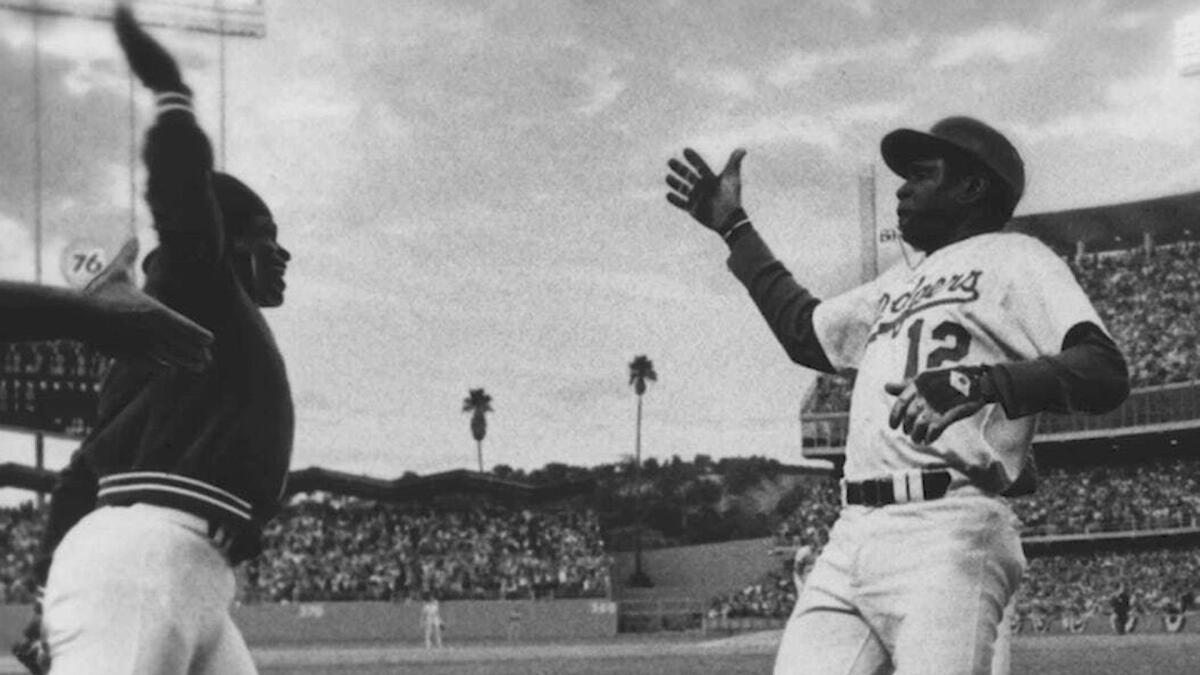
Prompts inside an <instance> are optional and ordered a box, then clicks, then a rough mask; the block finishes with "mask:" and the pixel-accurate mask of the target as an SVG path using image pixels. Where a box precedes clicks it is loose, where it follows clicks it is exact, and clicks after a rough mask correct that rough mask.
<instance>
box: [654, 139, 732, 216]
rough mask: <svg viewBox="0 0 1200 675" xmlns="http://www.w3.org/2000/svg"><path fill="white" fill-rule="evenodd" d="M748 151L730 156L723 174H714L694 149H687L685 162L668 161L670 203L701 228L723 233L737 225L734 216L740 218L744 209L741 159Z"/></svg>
mask: <svg viewBox="0 0 1200 675" xmlns="http://www.w3.org/2000/svg"><path fill="white" fill-rule="evenodd" d="M745 156H746V151H745V150H743V149H741V148H738V149H737V150H734V151H733V154H731V155H729V161H728V162H727V163H726V164H725V168H724V170H722V171H721V174H720V175H715V174H713V172H712V169H710V168H708V163H707V162H705V161H704V158H703V157H701V156H700V155H699V154H698V153H697V152H696V151H695V150H692V149H691V148H684V150H683V159H684V160H685V161H680V160H678V159H675V158H673V157H672V158H671V160H670V161H669V162H667V166H668V167H670V169H671V173H669V174H667V186H668V187H670V188H671V191H670V192H668V193H667V201H669V202H671V203H672V204H674V205H675V206H677V207H679V208H680V209H683V210H684V211H687V212H688V213H690V214H691V215H692V217H693V218H695V219H696V220H697V221H698V222H699V223H700V224H701V225H703V226H704V227H707V228H708V229H710V230H712V231H714V232H717V233H720V234H724V233H725V232H726V231H728V230H729V228H732V227H733V226H734V225H736V224H737V223H736V222H731V216H734V215H735V214H736V215H740V214H739V213H738V212H740V211H741V208H742V158H743V157H745Z"/></svg>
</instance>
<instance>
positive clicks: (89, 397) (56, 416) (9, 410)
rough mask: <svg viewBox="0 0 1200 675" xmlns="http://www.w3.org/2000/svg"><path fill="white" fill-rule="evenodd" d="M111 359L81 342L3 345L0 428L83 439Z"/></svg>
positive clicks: (91, 422)
mask: <svg viewBox="0 0 1200 675" xmlns="http://www.w3.org/2000/svg"><path fill="white" fill-rule="evenodd" d="M111 366H112V359H111V358H110V357H108V356H105V355H104V354H101V353H99V352H97V351H96V350H94V349H92V348H91V347H88V346H87V345H84V344H83V343H81V342H75V341H72V340H50V341H42V342H11V343H0V426H4V427H11V428H16V429H22V430H26V431H38V432H42V433H45V434H50V435H54V436H63V437H67V438H82V437H84V436H86V435H87V434H88V432H90V431H91V430H92V427H93V426H94V424H95V421H96V406H97V402H98V401H99V394H100V382H101V380H103V379H104V376H105V375H106V374H107V373H108V369H109V368H110V367H111Z"/></svg>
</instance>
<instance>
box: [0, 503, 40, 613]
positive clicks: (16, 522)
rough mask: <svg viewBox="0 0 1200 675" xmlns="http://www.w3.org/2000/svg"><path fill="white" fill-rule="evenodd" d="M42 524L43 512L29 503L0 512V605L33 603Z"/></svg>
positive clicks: (0, 510)
mask: <svg viewBox="0 0 1200 675" xmlns="http://www.w3.org/2000/svg"><path fill="white" fill-rule="evenodd" d="M45 521H46V510H45V509H38V508H35V507H34V506H33V503H32V502H26V503H25V504H22V505H20V506H17V507H11V508H0V602H2V603H29V602H33V599H34V596H35V594H36V593H37V587H36V584H35V583H34V581H33V563H34V561H35V560H36V557H37V552H38V546H39V544H40V542H41V536H42V530H43V528H44V527H45V524H46V523H45Z"/></svg>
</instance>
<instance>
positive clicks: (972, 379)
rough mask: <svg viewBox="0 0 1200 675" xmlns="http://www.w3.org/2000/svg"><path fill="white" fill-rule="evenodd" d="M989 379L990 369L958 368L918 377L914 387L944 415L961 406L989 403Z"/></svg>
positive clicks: (936, 371)
mask: <svg viewBox="0 0 1200 675" xmlns="http://www.w3.org/2000/svg"><path fill="white" fill-rule="evenodd" d="M987 376H988V368H987V366H955V367H953V368H943V369H941V370H927V371H925V372H923V373H921V374H920V375H917V378H916V380H914V381H913V384H914V385H916V387H917V393H919V394H920V395H921V397H922V398H924V399H925V402H926V403H928V404H929V406H930V407H931V408H933V410H934V412H937V413H945V412H946V411H948V410H950V409H952V408H957V407H958V406H961V405H966V404H977V403H988V402H989V398H990V397H989V396H987V395H986V394H987V392H986V391H985V389H990V387H987V386H985V379H986V378H987ZM986 384H990V383H986Z"/></svg>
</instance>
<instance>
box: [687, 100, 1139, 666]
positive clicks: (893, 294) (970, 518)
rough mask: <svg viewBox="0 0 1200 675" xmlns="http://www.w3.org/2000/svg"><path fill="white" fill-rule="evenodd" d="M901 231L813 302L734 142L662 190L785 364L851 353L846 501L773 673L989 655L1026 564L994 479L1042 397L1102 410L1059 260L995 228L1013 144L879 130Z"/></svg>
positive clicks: (953, 662)
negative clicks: (775, 238)
mask: <svg viewBox="0 0 1200 675" xmlns="http://www.w3.org/2000/svg"><path fill="white" fill-rule="evenodd" d="M882 153H883V158H884V160H885V162H886V163H887V165H888V166H889V167H890V168H891V169H892V170H893V171H895V172H896V173H897V174H898V175H900V176H901V177H902V178H903V179H904V183H903V185H902V186H901V187H900V189H899V190H898V191H897V193H896V195H897V197H898V199H899V206H898V208H897V215H898V220H899V223H898V226H899V230H900V233H901V236H902V237H903V238H904V240H905V241H906V242H908V243H909V244H910V245H912V246H913V247H914V248H916V249H918V250H920V251H922V252H924V254H925V255H924V257H923V259H921V260H920V262H918V263H917V264H916V265H915V266H914V267H912V268H911V269H910V268H909V267H908V266H907V265H905V264H901V265H899V266H897V267H895V268H893V269H891V270H888V271H887V272H885V273H884V274H882V275H881V276H880V277H879V278H878V279H876V280H874V281H872V282H870V283H867V284H865V285H862V286H860V287H858V288H855V289H853V290H851V291H849V292H847V293H845V294H843V295H840V296H837V297H835V298H833V299H830V300H827V301H824V302H821V301H819V300H817V299H816V298H814V297H813V296H812V295H811V294H810V293H809V292H808V291H807V290H805V289H804V288H802V287H801V286H800V285H799V284H798V283H797V282H796V281H795V280H794V279H793V277H792V275H791V274H790V273H789V272H788V270H787V269H786V268H784V266H783V265H782V264H781V263H780V262H779V261H778V260H776V259H775V257H774V256H773V255H772V253H771V251H770V249H769V248H768V247H767V245H766V244H765V243H764V242H763V240H762V239H761V238H760V237H759V235H758V234H757V232H756V231H755V229H754V227H753V225H751V224H750V220H749V218H748V217H747V215H746V213H745V211H744V210H743V209H742V208H741V162H742V158H743V156H744V155H745V151H744V150H737V151H735V152H734V153H733V155H732V156H731V157H730V159H729V162H728V164H727V165H726V167H725V169H724V170H723V171H722V172H721V173H720V174H719V175H717V174H714V173H713V172H712V170H711V169H709V167H708V165H707V164H706V163H705V162H704V160H703V159H702V158H701V157H700V156H699V155H698V154H697V153H696V152H694V151H692V150H690V149H687V150H685V151H684V153H683V154H684V159H683V161H680V160H679V159H672V160H670V162H669V164H668V166H669V167H670V169H671V173H670V174H668V176H667V184H668V186H669V187H670V190H671V191H670V192H669V193H668V195H667V199H668V200H669V201H670V202H671V203H672V204H673V205H675V206H677V207H679V208H680V209H683V210H685V211H687V212H688V213H689V214H691V215H692V216H693V217H694V218H695V219H696V220H698V221H699V222H700V223H701V224H702V225H704V226H705V227H707V228H708V229H711V230H714V231H716V232H717V233H718V234H720V235H721V236H722V237H723V238H724V239H725V241H726V242H727V243H728V244H729V247H730V256H729V261H728V264H729V267H730V269H731V270H732V271H733V273H734V275H735V276H737V278H738V279H739V280H740V281H741V282H742V283H743V284H744V285H745V286H746V288H747V290H748V291H749V292H750V295H751V297H752V298H753V300H754V302H755V304H756V305H757V306H758V308H759V310H760V311H761V313H762V314H763V317H764V318H765V319H766V321H767V324H768V325H769V326H770V328H771V330H772V332H773V333H774V334H775V336H776V338H777V339H778V340H779V341H780V343H781V344H782V345H783V347H784V349H785V351H786V352H787V354H788V355H789V356H790V357H791V358H792V360H793V361H795V362H797V363H799V364H801V365H804V366H807V367H810V368H815V369H817V370H821V371H825V372H838V371H845V370H857V373H858V374H857V381H856V383H855V388H854V392H853V395H852V398H851V404H850V428H849V433H848V437H847V441H846V462H845V466H844V477H843V479H842V482H841V487H842V503H843V509H842V512H841V515H840V517H839V519H838V521H837V523H836V524H835V525H834V527H833V529H832V531H831V532H830V536H829V542H828V544H826V546H825V547H824V549H823V551H822V552H821V555H820V556H819V557H818V559H817V561H816V563H815V564H814V566H813V569H812V571H811V572H810V573H809V575H808V578H807V580H806V583H805V586H804V590H803V591H802V593H801V594H800V597H799V599H798V601H797V603H796V607H795V610H794V612H793V614H792V617H791V619H790V620H789V622H788V626H787V629H786V630H785V632H784V636H783V640H782V643H781V644H780V647H779V652H778V656H777V659H776V666H775V672H776V673H781V674H782V673H787V674H789V675H790V674H799V673H813V674H815V675H843V674H847V675H849V674H856V675H857V674H865V673H889V672H894V673H902V674H905V675H911V674H914V673H930V674H937V675H953V674H956V673H980V674H986V673H989V672H990V669H991V665H992V655H993V645H994V643H995V641H996V639H997V627H998V624H999V623H1000V621H1001V617H1002V615H1003V613H1004V608H1005V606H1006V605H1007V604H1008V602H1009V599H1010V598H1011V597H1012V595H1013V593H1014V592H1015V591H1016V589H1017V586H1018V584H1019V582H1020V579H1021V575H1022V573H1023V572H1024V568H1025V558H1024V555H1023V554H1022V551H1021V542H1020V538H1019V536H1018V532H1017V519H1016V517H1015V516H1014V514H1013V512H1012V511H1011V510H1010V508H1009V506H1008V505H1007V503H1006V502H1005V501H1004V500H1003V499H1002V498H1001V495H1002V493H1004V492H1005V491H1006V490H1007V489H1009V488H1010V487H1011V486H1012V484H1013V483H1014V482H1015V481H1016V479H1017V476H1018V474H1019V473H1020V471H1021V469H1022V467H1023V466H1024V465H1025V460H1026V457H1027V454H1028V453H1029V447H1030V441H1031V439H1032V437H1033V433H1034V428H1035V426H1036V414H1037V413H1039V412H1046V411H1056V412H1093V413H1099V412H1104V411H1108V410H1111V409H1113V408H1115V407H1116V406H1118V405H1120V403H1121V402H1122V401H1124V399H1125V397H1126V396H1127V395H1128V391H1129V379H1128V373H1127V368H1126V365H1125V360H1124V358H1123V357H1122V356H1121V353H1120V351H1119V350H1118V349H1117V347H1116V345H1115V344H1114V343H1113V341H1112V339H1111V338H1110V337H1109V335H1108V333H1107V332H1106V330H1105V328H1104V326H1103V324H1102V322H1101V321H1100V318H1099V317H1098V316H1097V315H1096V312H1095V310H1094V309H1093V308H1092V305H1091V303H1090V302H1089V300H1088V298H1087V296H1086V295H1085V294H1084V292H1083V290H1082V289H1081V288H1080V287H1079V285H1078V283H1077V282H1076V281H1075V279H1074V277H1073V276H1072V274H1071V272H1070V270H1069V268H1068V267H1067V266H1066V264H1065V263H1064V262H1063V260H1062V259H1060V258H1059V257H1058V256H1056V255H1055V254H1054V253H1053V252H1052V251H1051V250H1050V249H1049V248H1047V247H1046V246H1045V245H1043V244H1042V243H1041V242H1039V241H1038V240H1036V239H1034V238H1032V237H1028V236H1026V235H1021V234H1014V233H1006V232H1001V231H1000V230H1001V229H1002V228H1003V226H1004V224H1005V223H1007V222H1008V220H1009V219H1010V217H1011V215H1012V211H1013V209H1014V208H1015V206H1016V204H1017V202H1018V200H1019V199H1020V197H1021V194H1022V193H1023V191H1024V187H1025V172H1024V164H1023V162H1022V161H1021V158H1020V156H1019V155H1018V153H1017V151H1016V149H1015V148H1014V147H1013V146H1012V144H1011V143H1009V141H1008V140H1007V139H1006V138H1005V137H1004V136H1003V135H1001V134H1000V133H999V132H997V131H996V130H994V129H993V128H991V127H990V126H988V125H986V124H984V123H982V122H980V121H978V120H975V119H972V118H968V117H951V118H947V119H944V120H942V121H940V122H938V123H937V124H935V125H934V126H933V127H932V129H931V130H930V131H929V132H928V133H926V132H921V131H915V130H911V129H901V130H897V131H893V132H892V133H890V134H888V135H887V136H886V137H885V138H884V139H883V143H882Z"/></svg>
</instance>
